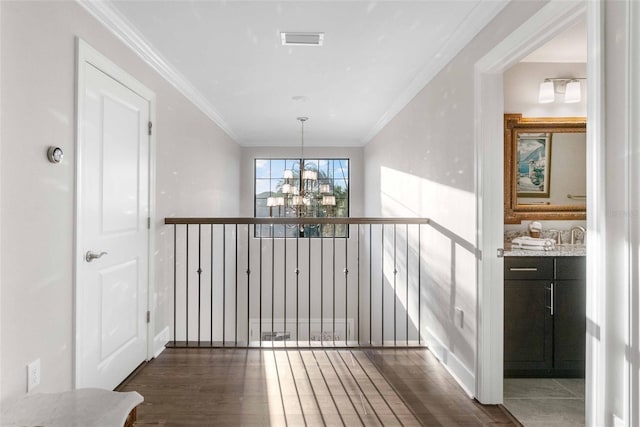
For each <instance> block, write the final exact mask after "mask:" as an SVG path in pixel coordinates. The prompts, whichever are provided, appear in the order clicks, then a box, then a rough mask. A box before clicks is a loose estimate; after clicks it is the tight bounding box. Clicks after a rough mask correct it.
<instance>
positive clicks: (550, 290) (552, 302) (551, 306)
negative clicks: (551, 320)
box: [545, 283, 555, 316]
mask: <svg viewBox="0 0 640 427" xmlns="http://www.w3.org/2000/svg"><path fill="white" fill-rule="evenodd" d="M545 289H546V290H548V291H549V292H550V293H551V305H548V306H547V308H548V309H549V311H550V312H551V315H552V316H553V306H554V305H555V304H554V301H553V283H551V286H550V287H548V288H545Z"/></svg>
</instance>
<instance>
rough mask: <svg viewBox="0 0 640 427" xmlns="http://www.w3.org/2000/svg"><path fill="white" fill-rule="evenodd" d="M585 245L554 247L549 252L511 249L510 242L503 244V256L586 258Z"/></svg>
mask: <svg viewBox="0 0 640 427" xmlns="http://www.w3.org/2000/svg"><path fill="white" fill-rule="evenodd" d="M586 255H587V247H586V246H585V245H569V244H562V245H556V247H555V249H553V250H551V251H531V250H527V249H512V247H511V242H509V243H505V246H504V256H506V257H507V256H586Z"/></svg>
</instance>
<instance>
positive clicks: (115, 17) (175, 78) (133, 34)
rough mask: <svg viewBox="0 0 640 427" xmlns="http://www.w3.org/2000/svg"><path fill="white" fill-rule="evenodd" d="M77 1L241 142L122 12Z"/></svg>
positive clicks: (85, 0) (101, 3)
mask: <svg viewBox="0 0 640 427" xmlns="http://www.w3.org/2000/svg"><path fill="white" fill-rule="evenodd" d="M76 1H77V3H78V4H79V5H80V6H82V7H83V8H84V9H85V10H86V11H87V12H89V13H90V14H91V15H92V16H93V17H94V18H96V19H97V20H98V21H99V22H100V23H101V24H102V25H104V26H105V27H106V28H107V29H108V30H109V31H111V32H112V33H113V34H114V35H115V36H116V37H118V38H119V39H120V40H121V41H122V42H123V43H124V44H125V45H127V47H129V48H130V49H131V50H132V51H133V52H134V53H136V54H137V55H138V56H139V57H140V58H141V59H142V60H143V61H144V62H146V63H147V64H148V65H149V66H150V67H151V68H152V69H153V70H154V71H156V72H157V73H158V74H160V76H162V77H163V78H164V79H165V80H166V81H167V82H169V84H171V85H172V86H173V87H175V88H176V89H177V90H178V91H179V92H180V93H181V94H182V95H184V96H185V98H187V99H188V100H189V101H190V102H191V103H192V104H193V105H195V106H196V107H197V108H198V109H199V110H200V111H202V112H203V113H204V114H205V115H206V116H207V117H208V118H210V119H211V120H212V121H213V122H214V123H215V124H216V125H218V127H220V129H222V130H223V131H224V132H225V133H226V134H227V135H229V137H230V138H231V139H233V140H234V141H236V142H237V141H238V137H237V135H236V134H235V133H234V132H233V130H231V127H230V126H229V125H228V124H227V123H226V122H225V120H224V119H223V118H222V116H221V115H220V114H219V113H218V111H217V110H216V109H215V108H214V107H213V105H211V103H210V102H209V101H208V100H207V99H206V98H205V97H204V96H203V95H202V94H201V93H200V92H199V91H198V90H197V89H196V88H195V87H194V86H193V85H192V84H191V83H190V82H189V80H187V78H186V77H184V76H183V75H182V74H181V73H180V72H179V71H178V70H176V69H175V68H174V67H173V65H171V63H170V62H169V61H167V60H166V59H165V58H164V57H162V55H160V54H159V53H158V52H157V51H156V50H155V49H154V48H153V46H152V45H151V43H149V42H148V41H147V40H146V39H145V38H144V37H143V36H142V35H141V34H140V33H139V32H138V31H136V30H135V28H134V26H133V25H132V24H131V23H130V22H129V21H127V19H126V18H124V17H123V16H122V14H120V13H119V12H118V11H117V10H115V9H114V8H113V7H112V6H111V5H110V4H109V3H108V2H105V1H91V0H76Z"/></svg>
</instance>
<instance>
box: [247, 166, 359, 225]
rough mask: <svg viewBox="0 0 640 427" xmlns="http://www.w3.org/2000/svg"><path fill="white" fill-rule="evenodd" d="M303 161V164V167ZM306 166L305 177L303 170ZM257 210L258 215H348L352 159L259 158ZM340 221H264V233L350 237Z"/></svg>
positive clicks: (256, 179) (320, 216)
mask: <svg viewBox="0 0 640 427" xmlns="http://www.w3.org/2000/svg"><path fill="white" fill-rule="evenodd" d="M301 165H302V168H301V167H300V166H301ZM301 169H302V171H303V172H302V173H303V176H302V178H303V179H302V180H301V179H300V170H301ZM254 195H255V197H254V214H255V216H256V217H263V218H264V217H267V218H268V217H274V218H280V217H283V218H284V217H286V218H295V217H297V216H299V215H303V216H305V217H316V218H322V217H345V218H346V217H348V216H349V160H348V159H304V160H300V159H256V160H255V192H254ZM348 231H349V230H348V227H347V226H346V225H345V224H340V225H327V224H325V225H320V224H317V225H305V226H304V228H299V227H298V226H295V225H282V224H276V225H263V226H262V227H261V226H260V225H257V226H256V230H255V235H256V236H262V237H333V236H334V235H335V237H347V236H348Z"/></svg>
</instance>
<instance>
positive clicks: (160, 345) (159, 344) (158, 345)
mask: <svg viewBox="0 0 640 427" xmlns="http://www.w3.org/2000/svg"><path fill="white" fill-rule="evenodd" d="M168 342H169V327H168V326H167V327H165V328H164V329H163V330H161V331H160V333H159V334H158V335H156V336H155V337H154V338H153V357H154V358H156V357H158V356H160V353H162V352H163V351H164V346H165V345H166V344H167V343H168Z"/></svg>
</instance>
